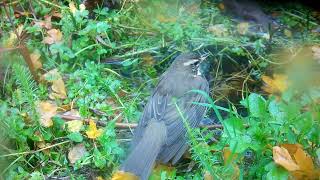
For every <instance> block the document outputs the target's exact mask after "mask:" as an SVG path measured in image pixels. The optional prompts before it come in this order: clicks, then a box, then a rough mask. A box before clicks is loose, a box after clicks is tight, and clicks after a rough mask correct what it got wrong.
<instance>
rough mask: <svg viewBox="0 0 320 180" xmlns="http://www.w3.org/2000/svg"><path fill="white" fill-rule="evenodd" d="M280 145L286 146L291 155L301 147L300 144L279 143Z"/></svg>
mask: <svg viewBox="0 0 320 180" xmlns="http://www.w3.org/2000/svg"><path fill="white" fill-rule="evenodd" d="M280 146H281V147H283V148H286V149H287V150H288V152H289V154H291V155H293V154H294V153H296V151H297V149H298V148H302V145H301V144H281V145H280Z"/></svg>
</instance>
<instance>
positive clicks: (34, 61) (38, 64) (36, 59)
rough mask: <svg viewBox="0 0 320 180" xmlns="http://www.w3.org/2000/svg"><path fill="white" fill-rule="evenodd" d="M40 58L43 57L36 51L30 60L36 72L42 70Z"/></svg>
mask: <svg viewBox="0 0 320 180" xmlns="http://www.w3.org/2000/svg"><path fill="white" fill-rule="evenodd" d="M40 57H41V55H40V53H39V52H36V51H35V52H33V53H31V54H30V59H31V62H32V64H33V67H34V69H35V70H38V69H41V68H42V63H41V61H40Z"/></svg>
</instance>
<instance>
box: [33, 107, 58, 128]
mask: <svg viewBox="0 0 320 180" xmlns="http://www.w3.org/2000/svg"><path fill="white" fill-rule="evenodd" d="M37 109H38V112H39V114H40V124H41V125H42V126H44V127H50V126H52V125H53V122H52V119H51V118H52V117H53V116H55V115H56V114H57V109H58V107H57V105H56V104H54V103H53V102H49V101H41V102H39V103H38V108H37Z"/></svg>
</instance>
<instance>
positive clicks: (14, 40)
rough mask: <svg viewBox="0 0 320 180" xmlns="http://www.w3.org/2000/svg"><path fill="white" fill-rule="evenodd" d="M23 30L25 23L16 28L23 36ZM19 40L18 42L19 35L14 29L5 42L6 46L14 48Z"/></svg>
mask: <svg viewBox="0 0 320 180" xmlns="http://www.w3.org/2000/svg"><path fill="white" fill-rule="evenodd" d="M22 31H23V25H19V26H18V27H17V28H16V32H17V34H18V36H21V34H22ZM17 42H18V37H17V35H16V33H15V32H14V31H12V32H10V35H9V38H8V39H7V40H6V42H5V43H4V46H5V47H7V48H13V47H14V46H15V44H16V43H17Z"/></svg>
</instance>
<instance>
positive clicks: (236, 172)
mask: <svg viewBox="0 0 320 180" xmlns="http://www.w3.org/2000/svg"><path fill="white" fill-rule="evenodd" d="M237 158H238V154H236V153H232V152H231V151H230V148H229V147H225V148H223V160H224V165H225V166H228V165H231V166H232V168H233V174H231V175H230V178H231V179H239V176H240V169H239V167H238V165H237V164H236V162H235V161H236V159H237Z"/></svg>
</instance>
